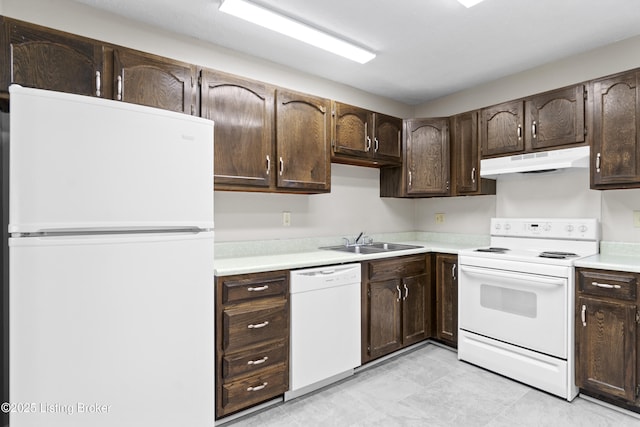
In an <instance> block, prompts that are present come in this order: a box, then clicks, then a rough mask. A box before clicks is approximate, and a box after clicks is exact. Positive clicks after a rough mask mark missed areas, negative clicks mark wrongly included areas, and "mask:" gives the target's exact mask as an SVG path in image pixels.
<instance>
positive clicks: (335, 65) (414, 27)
mask: <svg viewBox="0 0 640 427" xmlns="http://www.w3.org/2000/svg"><path fill="white" fill-rule="evenodd" d="M75 1H77V2H79V3H83V4H86V5H90V6H93V7H96V8H100V9H104V10H106V11H110V12H113V13H116V14H119V15H123V16H126V17H128V18H130V19H133V20H136V21H141V22H144V23H147V24H151V25H154V26H158V27H161V28H164V29H166V30H169V31H172V32H175V33H180V34H186V35H189V36H193V37H196V38H199V39H203V40H206V41H210V42H212V43H215V44H217V45H221V46H224V47H226V48H230V49H233V50H236V51H239V52H243V53H246V54H250V55H253V56H257V57H261V58H264V59H267V60H270V61H273V62H276V63H279V64H283V65H286V66H289V67H292V68H295V69H298V70H301V71H304V72H307V73H310V74H314V75H317V76H320V77H324V78H327V79H330V80H334V81H337V82H340V83H344V84H347V85H349V86H353V87H356V88H358V89H362V90H364V91H367V92H370V93H374V94H377V95H381V96H384V97H387V98H391V99H394V100H398V101H401V102H404V103H406V104H409V105H416V104H421V103H424V102H427V101H429V100H432V99H436V98H439V97H442V96H445V95H447V94H451V93H454V92H457V91H460V90H462V89H465V88H469V87H472V86H476V85H478V84H482V83H484V82H488V81H491V80H495V79H498V78H500V77H504V76H506V75H509V74H513V73H517V72H519V71H523V70H526V69H529V68H532V67H535V66H538V65H541V64H544V63H547V62H552V61H555V60H557V59H560V58H563V57H566V56H570V55H572V54H576V53H580V52H583V51H587V50H591V49H593V48H596V47H599V46H603V45H606V44H610V43H613V42H615V41H618V40H622V39H625V38H629V37H632V36H635V35H638V34H640V1H638V0H485V1H484V2H483V3H480V4H479V5H477V6H474V7H472V8H470V9H466V8H465V7H463V6H462V5H461V4H459V3H458V2H457V1H456V0H395V1H391V0H384V1H383V0H322V1H318V0H315V1H310V0H254V1H255V2H256V3H260V4H263V5H268V7H270V8H271V9H274V10H280V11H282V12H284V13H285V14H287V15H289V16H291V17H295V18H298V19H299V20H301V21H305V22H307V23H311V24H313V25H314V26H315V27H317V28H320V29H324V30H327V31H328V32H330V33H333V34H335V35H339V36H342V37H344V38H346V39H349V40H352V41H354V42H356V43H357V44H359V45H361V46H363V47H367V48H370V49H372V50H373V51H375V52H377V57H376V58H375V59H374V60H372V61H371V62H369V63H367V64H364V65H361V64H358V63H355V62H352V61H349V60H347V59H344V58H341V57H338V56H335V55H333V54H330V53H327V52H325V51H323V50H320V49H317V48H314V47H311V46H308V45H306V44H304V43H301V42H298V41H295V40H292V39H289V38H287V37H285V36H282V35H279V34H275V33H272V32H270V31H269V30H266V29H262V28H260V27H257V26H255V25H253V24H249V23H246V22H244V21H242V20H240V19H238V18H235V17H233V16H229V15H226V14H224V13H221V12H219V11H218V6H219V5H220V2H221V0H135V1H131V0H75ZM629 54H630V55H631V54H635V55H637V54H638V52H629Z"/></svg>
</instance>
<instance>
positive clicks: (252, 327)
mask: <svg viewBox="0 0 640 427" xmlns="http://www.w3.org/2000/svg"><path fill="white" fill-rule="evenodd" d="M268 324H269V321H268V320H265V321H264V322H262V323H253V324H251V325H247V328H249V329H260V328H264V327H265V326H267V325H268Z"/></svg>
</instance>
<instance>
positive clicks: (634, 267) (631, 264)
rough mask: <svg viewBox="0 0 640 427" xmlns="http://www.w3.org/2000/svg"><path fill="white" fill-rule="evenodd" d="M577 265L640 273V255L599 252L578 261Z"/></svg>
mask: <svg viewBox="0 0 640 427" xmlns="http://www.w3.org/2000/svg"><path fill="white" fill-rule="evenodd" d="M575 265H576V267H585V268H597V269H601V270H616V271H628V272H632V273H640V256H635V255H620V254H606V253H602V254H597V255H593V256H590V257H587V258H582V259H579V260H577V261H576V263H575Z"/></svg>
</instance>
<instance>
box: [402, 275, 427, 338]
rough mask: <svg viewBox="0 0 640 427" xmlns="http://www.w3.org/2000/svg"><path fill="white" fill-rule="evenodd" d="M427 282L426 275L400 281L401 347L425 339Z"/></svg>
mask: <svg viewBox="0 0 640 427" xmlns="http://www.w3.org/2000/svg"><path fill="white" fill-rule="evenodd" d="M428 283H429V280H428V278H427V275H426V274H422V275H419V276H412V277H406V278H403V279H402V287H401V289H400V290H401V292H402V345H403V346H407V345H410V344H413V343H416V342H418V341H422V340H423V339H425V338H427V336H428V332H427V326H428V321H427V316H428V314H429V309H428V306H427V300H428V299H427V291H428Z"/></svg>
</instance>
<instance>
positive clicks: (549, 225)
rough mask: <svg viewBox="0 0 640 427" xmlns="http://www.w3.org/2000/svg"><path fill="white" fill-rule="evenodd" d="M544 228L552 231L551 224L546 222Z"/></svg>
mask: <svg viewBox="0 0 640 427" xmlns="http://www.w3.org/2000/svg"><path fill="white" fill-rule="evenodd" d="M542 229H543V230H544V231H550V230H551V224H545V225H544V227H542Z"/></svg>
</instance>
